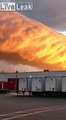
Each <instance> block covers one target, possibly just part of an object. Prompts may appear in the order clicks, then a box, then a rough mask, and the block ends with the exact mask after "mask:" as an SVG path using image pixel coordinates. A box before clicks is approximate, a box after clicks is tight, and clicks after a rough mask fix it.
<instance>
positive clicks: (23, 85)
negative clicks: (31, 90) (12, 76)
mask: <svg viewBox="0 0 66 120" xmlns="http://www.w3.org/2000/svg"><path fill="white" fill-rule="evenodd" d="M18 91H19V92H23V93H24V92H26V91H28V79H27V78H19V85H18Z"/></svg>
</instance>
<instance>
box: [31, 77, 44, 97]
mask: <svg viewBox="0 0 66 120" xmlns="http://www.w3.org/2000/svg"><path fill="white" fill-rule="evenodd" d="M43 91H44V79H43V78H42V77H34V78H32V94H33V95H37V94H42V92H43Z"/></svg>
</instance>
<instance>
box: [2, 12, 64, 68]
mask: <svg viewBox="0 0 66 120" xmlns="http://www.w3.org/2000/svg"><path fill="white" fill-rule="evenodd" d="M0 60H6V61H8V62H10V63H12V64H27V65H32V66H36V67H40V68H42V69H51V70H59V69H62V70H65V69H66V37H65V36H63V35H61V34H59V33H56V32H54V31H53V30H51V29H49V28H48V27H47V26H45V25H42V24H40V23H39V22H36V21H34V20H31V19H29V18H27V17H25V16H24V15H20V14H19V13H15V12H13V13H12V12H11V13H5V12H0Z"/></svg>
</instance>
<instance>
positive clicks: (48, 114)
mask: <svg viewBox="0 0 66 120" xmlns="http://www.w3.org/2000/svg"><path fill="white" fill-rule="evenodd" d="M44 119H45V120H49V119H51V120H58V119H60V120H66V98H50V97H48V98H45V97H32V96H31V97H29V96H16V94H3V95H1V94H0V120H44Z"/></svg>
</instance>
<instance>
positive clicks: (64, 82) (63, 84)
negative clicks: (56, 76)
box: [62, 76, 66, 92]
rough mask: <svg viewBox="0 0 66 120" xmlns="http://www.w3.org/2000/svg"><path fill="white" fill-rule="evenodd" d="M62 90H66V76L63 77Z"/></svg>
mask: <svg viewBox="0 0 66 120" xmlns="http://www.w3.org/2000/svg"><path fill="white" fill-rule="evenodd" d="M62 92H66V76H65V77H62Z"/></svg>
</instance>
